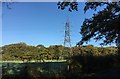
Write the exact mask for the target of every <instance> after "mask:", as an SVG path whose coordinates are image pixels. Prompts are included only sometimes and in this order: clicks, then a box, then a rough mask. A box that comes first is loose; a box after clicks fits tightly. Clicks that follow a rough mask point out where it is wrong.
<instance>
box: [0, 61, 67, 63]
mask: <svg viewBox="0 0 120 79" xmlns="http://www.w3.org/2000/svg"><path fill="white" fill-rule="evenodd" d="M28 62H29V63H33V62H36V61H35V60H32V61H28ZM38 62H66V60H44V61H38ZM0 63H26V62H23V61H21V60H17V61H16V60H14V61H0Z"/></svg>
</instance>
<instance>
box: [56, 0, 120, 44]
mask: <svg viewBox="0 0 120 79" xmlns="http://www.w3.org/2000/svg"><path fill="white" fill-rule="evenodd" d="M65 1H66V0H64V1H63V2H58V8H59V9H62V10H63V9H65V7H68V6H70V8H69V9H70V10H69V11H70V12H71V11H72V10H78V9H77V8H78V7H77V5H78V3H77V2H76V1H73V2H65ZM85 5H86V6H85V7H84V12H86V11H87V10H89V9H92V10H95V11H96V9H97V7H98V6H103V5H105V6H106V7H104V10H102V11H99V12H98V13H96V14H93V17H91V18H89V19H85V20H84V22H83V24H82V26H81V29H80V34H81V35H82V39H81V40H80V42H79V43H78V45H82V44H83V43H84V42H88V41H89V40H90V39H91V38H94V39H95V40H96V41H98V40H101V39H102V40H103V42H102V43H101V44H100V45H107V44H111V43H117V42H120V41H119V40H120V39H119V40H118V37H120V2H86V3H85Z"/></svg>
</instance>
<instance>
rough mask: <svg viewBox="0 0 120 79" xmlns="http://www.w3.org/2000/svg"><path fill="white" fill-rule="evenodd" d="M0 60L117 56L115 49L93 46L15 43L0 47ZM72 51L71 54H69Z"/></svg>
mask: <svg viewBox="0 0 120 79" xmlns="http://www.w3.org/2000/svg"><path fill="white" fill-rule="evenodd" d="M2 50H3V51H2V59H3V60H22V61H24V60H27V61H31V60H35V61H41V60H42V61H44V60H52V59H56V60H58V59H59V58H60V57H61V56H62V57H63V58H64V59H66V58H69V57H70V56H77V55H81V56H107V55H117V53H116V52H117V48H116V47H114V46H112V47H95V46H93V45H86V46H79V47H76V46H75V47H72V48H71V49H70V48H68V47H64V46H62V45H53V46H49V47H44V46H43V45H38V46H29V45H27V44H25V43H16V44H10V45H5V46H3V47H2ZM70 50H72V52H71V54H72V55H70V54H69V52H70Z"/></svg>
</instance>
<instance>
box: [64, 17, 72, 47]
mask: <svg viewBox="0 0 120 79" xmlns="http://www.w3.org/2000/svg"><path fill="white" fill-rule="evenodd" d="M64 46H65V47H70V48H71V39H70V25H69V18H67V21H66V24H65V36H64Z"/></svg>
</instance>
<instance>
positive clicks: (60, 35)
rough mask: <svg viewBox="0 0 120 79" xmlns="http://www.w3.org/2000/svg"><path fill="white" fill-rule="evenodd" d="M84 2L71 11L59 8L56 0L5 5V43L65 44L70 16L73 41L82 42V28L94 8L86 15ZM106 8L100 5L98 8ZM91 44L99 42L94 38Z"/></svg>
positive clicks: (3, 23) (3, 17)
mask: <svg viewBox="0 0 120 79" xmlns="http://www.w3.org/2000/svg"><path fill="white" fill-rule="evenodd" d="M84 6H85V4H84V2H80V3H79V7H78V10H79V11H73V12H68V9H67V8H66V9H65V10H59V9H58V8H57V3H56V2H18V3H14V4H12V5H11V6H10V7H11V8H12V9H8V8H7V7H6V6H5V4H4V5H3V6H2V45H1V46H4V45H8V44H13V43H19V42H25V43H26V44H28V45H34V46H36V45H38V44H42V45H44V46H46V47H48V46H50V45H63V42H64V30H65V23H66V19H67V17H69V22H70V35H71V44H72V46H75V45H76V43H77V42H79V41H80V39H81V35H80V33H79V32H80V28H81V25H82V23H83V21H84V19H85V18H90V17H92V15H93V13H94V11H93V10H88V11H87V12H86V13H85V14H84V10H83V9H84ZM102 9H103V8H100V7H99V8H98V9H97V11H99V10H102ZM88 44H93V45H95V46H99V44H100V42H95V41H94V40H91V41H90V42H89V43H88Z"/></svg>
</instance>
